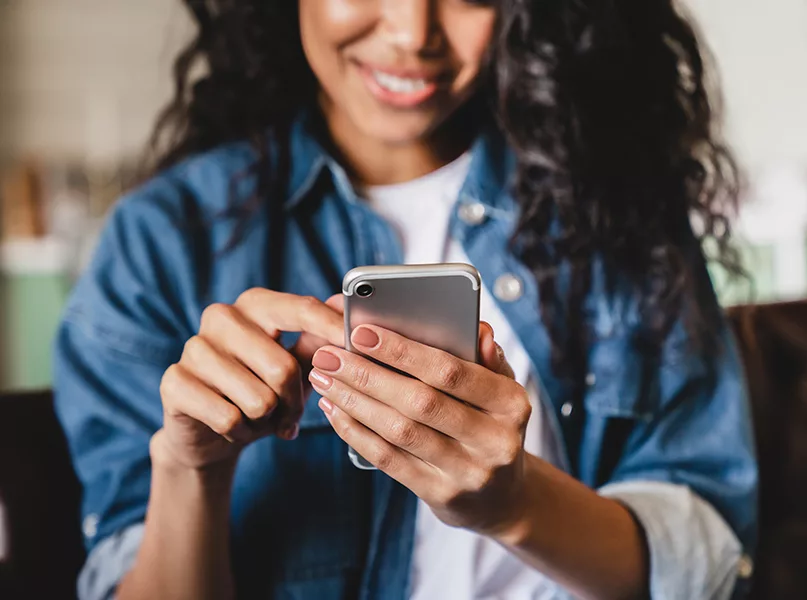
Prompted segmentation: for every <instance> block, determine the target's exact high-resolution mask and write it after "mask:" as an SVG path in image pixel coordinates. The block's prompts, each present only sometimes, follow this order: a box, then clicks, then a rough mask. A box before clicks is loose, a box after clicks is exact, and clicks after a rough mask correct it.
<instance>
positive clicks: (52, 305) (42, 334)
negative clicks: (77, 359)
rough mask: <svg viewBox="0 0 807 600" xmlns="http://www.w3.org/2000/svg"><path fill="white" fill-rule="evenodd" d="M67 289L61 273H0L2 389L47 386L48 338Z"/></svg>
mask: <svg viewBox="0 0 807 600" xmlns="http://www.w3.org/2000/svg"><path fill="white" fill-rule="evenodd" d="M69 289H70V284H69V282H68V280H67V278H66V277H63V276H60V275H3V276H0V306H1V307H2V315H0V318H2V331H1V334H2V357H1V358H2V360H0V377H1V378H2V379H0V386H1V387H2V388H3V389H5V390H21V389H38V388H45V387H48V386H49V385H50V382H51V374H50V362H51V360H50V358H51V340H52V339H53V335H54V333H55V332H56V327H57V325H58V322H59V317H60V315H61V310H62V306H63V304H64V301H65V299H66V298H67V294H68V293H69Z"/></svg>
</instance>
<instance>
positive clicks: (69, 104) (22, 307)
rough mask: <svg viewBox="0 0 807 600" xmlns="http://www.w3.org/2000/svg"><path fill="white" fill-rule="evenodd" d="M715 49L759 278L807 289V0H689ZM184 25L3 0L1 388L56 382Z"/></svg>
mask: <svg viewBox="0 0 807 600" xmlns="http://www.w3.org/2000/svg"><path fill="white" fill-rule="evenodd" d="M683 3H684V5H685V6H686V8H687V9H688V10H689V11H690V12H691V13H692V14H693V15H694V16H695V17H696V19H697V20H698V22H699V25H700V29H701V31H702V33H703V36H704V38H705V40H706V42H707V43H708V44H709V45H710V46H711V48H712V50H713V53H714V55H715V57H716V62H717V65H718V68H719V74H720V77H721V79H722V84H723V90H724V96H725V103H726V107H725V108H726V110H725V116H726V129H725V137H726V138H727V139H728V141H729V143H730V144H731V145H732V146H733V148H734V149H735V151H736V153H737V155H738V157H739V159H740V162H741V164H742V166H743V167H744V169H745V172H746V174H747V177H748V182H749V186H748V189H747V191H746V193H745V197H744V199H743V201H744V209H743V212H742V215H741V218H740V220H739V222H738V224H737V227H738V234H739V237H738V239H739V241H740V246H741V249H742V253H743V260H744V263H745V266H746V268H747V269H748V270H749V271H750V272H751V274H752V276H753V286H748V285H747V284H742V285H735V286H728V285H726V284H725V278H724V276H723V274H722V273H720V272H718V271H714V277H715V283H716V285H717V287H718V291H719V294H720V296H721V300H722V301H723V302H724V303H725V304H727V305H729V304H734V303H742V302H747V301H750V300H754V301H757V302H761V301H774V300H778V299H792V298H798V297H803V296H807V240H805V226H806V225H807V35H805V31H807V0H766V1H764V2H763V1H762V0H685V1H684V2H683ZM189 34H190V26H189V23H188V22H187V21H186V19H185V15H184V13H183V9H182V7H181V6H180V4H179V2H178V0H0V388H2V389H5V390H8V389H15V390H20V389H30V388H43V387H47V386H48V384H49V383H50V374H49V371H50V340H51V337H52V335H53V332H54V330H55V327H56V324H57V321H58V318H59V314H60V312H61V309H62V306H63V302H64V300H65V298H66V295H67V294H68V292H69V290H70V287H71V285H72V282H73V281H74V280H75V277H76V276H77V275H78V274H79V273H80V272H81V269H82V266H83V265H84V264H85V261H86V260H87V257H88V255H89V253H90V252H91V251H92V248H93V246H94V243H95V239H96V235H97V232H98V230H99V227H100V226H101V224H102V223H103V219H104V216H105V214H106V211H107V210H108V208H109V206H110V205H111V204H112V203H114V201H115V199H116V198H117V196H118V195H119V194H120V193H121V190H122V189H123V188H124V186H125V184H126V182H127V181H128V180H129V179H130V176H131V174H132V172H133V170H134V168H135V166H136V165H137V164H138V160H139V159H140V158H141V156H142V150H143V147H144V144H145V141H146V139H147V137H148V133H149V131H150V129H151V125H152V123H153V120H154V117H155V114H156V113H157V111H158V110H159V108H160V107H161V106H162V104H163V103H164V102H165V101H166V100H167V99H168V97H169V96H170V93H171V84H170V66H171V62H172V59H173V56H174V55H175V53H176V51H177V49H178V48H179V47H180V46H181V45H182V43H183V42H184V41H185V40H186V39H187V36H188V35H189Z"/></svg>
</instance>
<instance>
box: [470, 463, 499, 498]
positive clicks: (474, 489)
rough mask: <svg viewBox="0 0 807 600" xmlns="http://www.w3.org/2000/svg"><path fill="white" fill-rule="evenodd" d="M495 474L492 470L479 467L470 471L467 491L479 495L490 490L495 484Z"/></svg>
mask: <svg viewBox="0 0 807 600" xmlns="http://www.w3.org/2000/svg"><path fill="white" fill-rule="evenodd" d="M493 478H494V473H493V470H492V469H488V468H484V467H477V468H474V469H470V470H469V471H468V474H467V476H466V487H467V491H468V492H471V493H479V492H482V491H484V490H486V489H488V488H489V487H490V485H491V483H492V482H493Z"/></svg>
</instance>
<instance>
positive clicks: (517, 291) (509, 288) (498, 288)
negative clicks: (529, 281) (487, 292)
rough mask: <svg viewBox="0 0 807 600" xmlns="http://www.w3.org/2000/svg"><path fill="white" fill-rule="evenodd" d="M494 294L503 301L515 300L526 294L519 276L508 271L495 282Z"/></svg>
mask: <svg viewBox="0 0 807 600" xmlns="http://www.w3.org/2000/svg"><path fill="white" fill-rule="evenodd" d="M493 295H494V296H496V297H497V298H498V299H499V300H501V301H502V302H515V301H516V300H518V299H519V298H521V296H523V295H524V285H523V284H522V283H521V280H520V279H519V278H518V277H516V276H515V275H513V274H512V273H507V274H505V275H502V276H501V277H499V278H498V279H497V280H496V283H494V284H493Z"/></svg>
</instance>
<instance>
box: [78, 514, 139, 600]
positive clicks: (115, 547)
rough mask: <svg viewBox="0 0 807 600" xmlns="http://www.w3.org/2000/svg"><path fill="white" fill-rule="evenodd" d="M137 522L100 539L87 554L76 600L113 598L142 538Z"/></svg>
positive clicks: (133, 561) (129, 568)
mask: <svg viewBox="0 0 807 600" xmlns="http://www.w3.org/2000/svg"><path fill="white" fill-rule="evenodd" d="M143 530H144V525H143V524H142V523H138V524H136V525H131V526H129V527H127V528H125V529H122V530H121V531H119V532H117V533H115V534H113V535H111V536H109V537H108V538H106V539H104V540H102V541H101V542H100V543H99V544H98V545H97V546H95V548H93V550H92V552H90V555H89V556H88V557H87V562H86V563H84V568H83V569H82V570H81V574H80V575H79V578H78V590H77V591H78V598H79V600H112V599H113V598H114V597H115V591H116V590H117V588H118V584H119V583H120V581H121V580H122V579H123V577H124V575H126V573H128V572H129V571H130V570H131V569H132V567H133V566H134V563H135V559H136V558H137V551H138V549H139V548H140V543H141V542H142V540H143Z"/></svg>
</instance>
